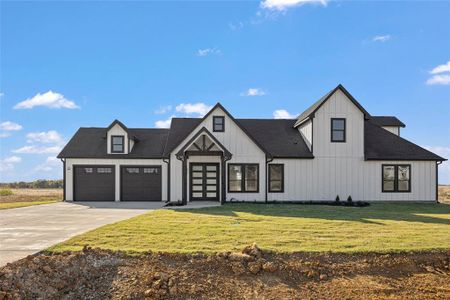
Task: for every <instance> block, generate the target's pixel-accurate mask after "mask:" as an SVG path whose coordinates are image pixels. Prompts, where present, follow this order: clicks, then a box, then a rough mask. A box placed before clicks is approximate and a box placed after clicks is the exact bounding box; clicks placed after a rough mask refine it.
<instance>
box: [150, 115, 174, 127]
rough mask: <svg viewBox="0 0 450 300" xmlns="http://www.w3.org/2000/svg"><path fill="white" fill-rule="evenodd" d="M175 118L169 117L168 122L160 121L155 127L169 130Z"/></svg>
mask: <svg viewBox="0 0 450 300" xmlns="http://www.w3.org/2000/svg"><path fill="white" fill-rule="evenodd" d="M174 117H175V116H171V117H169V118H168V119H167V120H159V121H156V122H155V127H156V128H169V127H170V122H171V121H172V118H174Z"/></svg>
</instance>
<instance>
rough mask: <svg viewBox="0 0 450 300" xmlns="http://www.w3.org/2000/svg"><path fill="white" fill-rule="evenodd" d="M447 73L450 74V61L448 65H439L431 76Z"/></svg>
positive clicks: (432, 71)
mask: <svg viewBox="0 0 450 300" xmlns="http://www.w3.org/2000/svg"><path fill="white" fill-rule="evenodd" d="M445 72H450V60H449V61H448V62H447V63H446V64H443V65H439V66H437V67H435V68H434V69H433V70H431V71H430V73H431V74H439V73H445Z"/></svg>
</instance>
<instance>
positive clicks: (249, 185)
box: [228, 164, 259, 193]
mask: <svg viewBox="0 0 450 300" xmlns="http://www.w3.org/2000/svg"><path fill="white" fill-rule="evenodd" d="M258 191H259V165H258V164H228V192H230V193H258Z"/></svg>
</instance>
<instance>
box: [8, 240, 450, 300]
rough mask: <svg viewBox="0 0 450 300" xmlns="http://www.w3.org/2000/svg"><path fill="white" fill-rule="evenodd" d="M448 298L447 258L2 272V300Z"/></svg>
mask: <svg viewBox="0 0 450 300" xmlns="http://www.w3.org/2000/svg"><path fill="white" fill-rule="evenodd" d="M61 298H64V299H145V298H147V299H224V298H227V299H228V298H232V299H254V298H267V299H280V298H281V299H287V298H290V299H293V298H302V299H332V298H338V299H344V298H352V299H354V298H359V299H375V298H376V299H380V298H389V299H392V298H394V299H395V298H398V299H400V298H401V299H404V298H414V299H450V251H436V252H420V253H398V254H384V255H383V254H338V253H325V254H323V253H321V254H319V253H293V254H275V253H269V252H265V251H262V250H261V249H259V248H258V247H257V246H256V245H252V246H249V247H246V248H245V249H244V250H243V251H242V253H231V252H225V253H218V254H216V255H204V254H200V253H199V254H190V255H188V254H167V253H149V254H145V255H140V256H129V255H126V254H124V253H121V252H112V251H105V250H98V249H90V248H85V249H84V250H83V251H82V252H66V253H62V254H55V255H45V254H39V255H34V256H29V257H27V258H25V259H22V260H20V261H18V262H15V263H13V264H8V265H7V266H5V267H3V268H1V269H0V300H3V299H61Z"/></svg>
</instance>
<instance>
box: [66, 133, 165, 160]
mask: <svg viewBox="0 0 450 300" xmlns="http://www.w3.org/2000/svg"><path fill="white" fill-rule="evenodd" d="M106 130H107V129H106V128H92V127H91V128H80V129H78V131H77V132H76V133H75V135H74V136H73V137H72V139H71V140H70V141H69V143H68V144H67V145H66V146H65V147H64V149H63V150H62V151H61V153H59V154H58V158H63V157H65V158H70V157H72V158H161V157H162V154H163V151H164V145H165V142H166V140H167V135H168V133H169V130H168V129H141V128H128V133H129V134H130V136H135V137H136V139H137V142H136V143H135V144H134V147H133V150H131V153H129V154H107V152H106V151H107V140H106Z"/></svg>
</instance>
